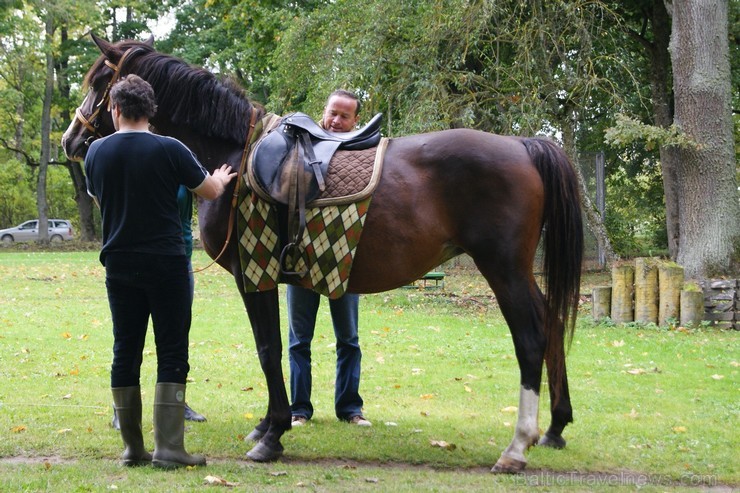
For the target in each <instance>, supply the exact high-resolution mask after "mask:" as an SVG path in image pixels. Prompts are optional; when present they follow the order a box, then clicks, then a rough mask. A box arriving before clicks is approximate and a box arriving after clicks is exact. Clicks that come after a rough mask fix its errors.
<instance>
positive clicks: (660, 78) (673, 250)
mask: <svg viewBox="0 0 740 493" xmlns="http://www.w3.org/2000/svg"><path fill="white" fill-rule="evenodd" d="M650 21H651V23H652V27H653V41H652V43H650V44H649V45H648V56H649V60H650V94H651V96H652V100H653V119H654V120H655V124H656V125H657V126H659V127H663V128H668V127H670V126H671V124H672V123H673V112H672V111H671V98H672V96H673V93H672V90H671V58H670V53H669V52H668V44H669V43H670V39H671V19H670V17H669V16H668V11H667V10H666V8H665V3H664V0H653V5H652V8H651V11H650ZM677 158H678V156H677V155H676V153H675V151H674V149H672V148H670V147H665V146H662V147H661V148H660V169H661V172H662V176H663V195H664V197H665V208H666V211H665V218H666V231H667V233H668V253H669V255H670V257H671V259H673V260H675V259H676V256H677V255H678V232H679V226H678V225H679V221H678V219H679V216H678V202H679V195H678V194H677V187H678V183H677V176H676V167H677V165H678V163H677Z"/></svg>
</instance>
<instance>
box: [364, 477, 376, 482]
mask: <svg viewBox="0 0 740 493" xmlns="http://www.w3.org/2000/svg"><path fill="white" fill-rule="evenodd" d="M365 482H366V483H377V482H378V478H365Z"/></svg>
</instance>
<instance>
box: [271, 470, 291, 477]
mask: <svg viewBox="0 0 740 493" xmlns="http://www.w3.org/2000/svg"><path fill="white" fill-rule="evenodd" d="M287 475H288V471H273V472H271V473H270V476H287Z"/></svg>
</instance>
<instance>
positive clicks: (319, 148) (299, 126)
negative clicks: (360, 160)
mask: <svg viewBox="0 0 740 493" xmlns="http://www.w3.org/2000/svg"><path fill="white" fill-rule="evenodd" d="M381 118H382V114H380V113H379V114H377V115H375V116H374V117H373V119H372V120H370V122H369V123H368V124H367V125H365V126H364V127H362V128H361V129H359V130H355V131H354V132H346V133H334V132H327V131H326V130H324V129H323V128H321V127H320V126H319V125H318V124H317V123H316V122H315V121H313V120H312V119H311V118H310V117H309V116H308V115H306V114H304V113H291V114H289V115H286V116H285V117H283V118H282V120H280V122H279V123H278V125H277V127H275V128H273V129H272V130H270V131H269V132H268V133H267V135H265V136H264V137H263V138H262V139H260V141H259V142H257V144H256V145H255V148H254V151H253V154H252V157H251V170H250V174H251V176H250V178H253V179H254V183H253V185H254V186H255V188H257V192H262V193H261V194H260V195H262V196H263V198H268V200H269V199H272V200H273V201H274V202H278V203H281V204H289V203H290V201H291V198H292V197H291V186H295V192H296V194H297V193H298V187H299V186H302V187H303V190H304V194H303V197H304V199H305V202H306V203H308V202H311V201H312V200H313V199H315V198H316V197H317V196H318V195H319V194H320V193H321V192H322V191H323V190H324V189H325V187H326V183H325V182H326V180H325V178H326V174H327V171H328V169H329V162H330V161H331V158H332V156H333V155H334V153H335V152H336V151H337V150H338V149H342V150H348V151H351V150H362V149H368V148H370V147H375V146H377V145H378V142H380V121H381Z"/></svg>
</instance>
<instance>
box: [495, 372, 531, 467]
mask: <svg viewBox="0 0 740 493" xmlns="http://www.w3.org/2000/svg"><path fill="white" fill-rule="evenodd" d="M539 406H540V396H539V395H538V394H537V392H535V391H534V390H532V389H525V388H524V387H521V388H520V389H519V418H518V419H517V422H516V430H515V431H514V438H513V440H512V441H511V443H510V444H509V446H508V447H506V450H504V452H503V453H502V454H501V456H502V457H504V456H506V457H509V458H511V459H515V460H517V461H521V462H524V463H526V462H527V459H526V458H525V457H524V452H525V451H526V450H527V449H528V448H529V447H531V446H532V445H533V444H535V443H537V439H538V438H539V435H540V430H539V428H538V426H537V418H538V415H539Z"/></svg>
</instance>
